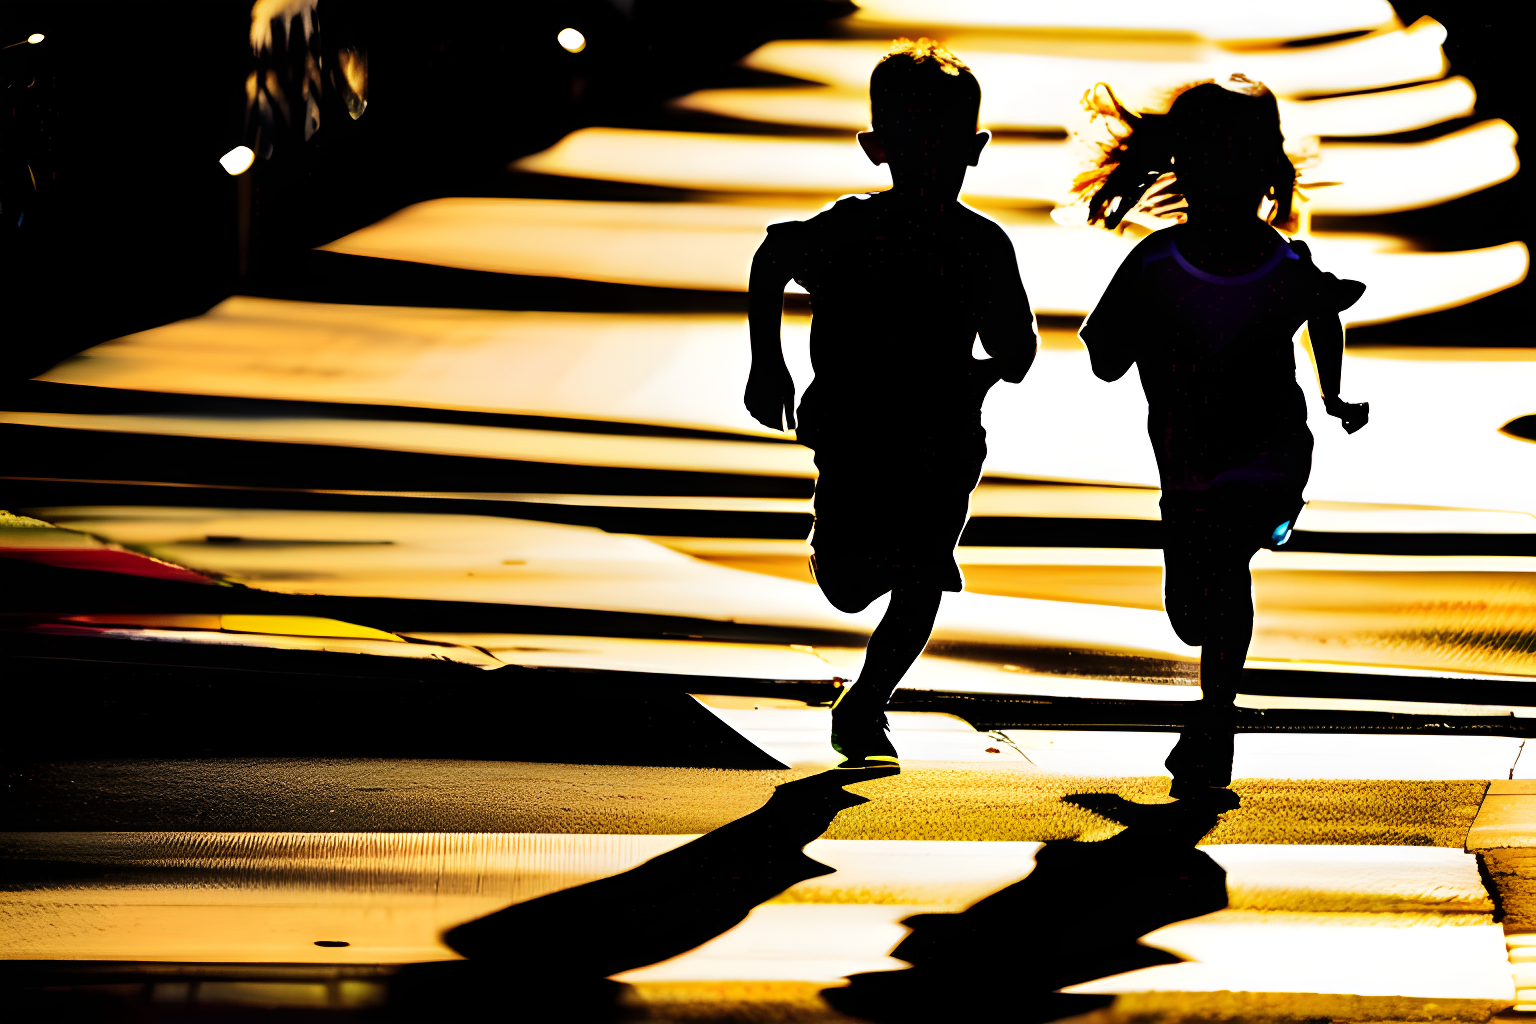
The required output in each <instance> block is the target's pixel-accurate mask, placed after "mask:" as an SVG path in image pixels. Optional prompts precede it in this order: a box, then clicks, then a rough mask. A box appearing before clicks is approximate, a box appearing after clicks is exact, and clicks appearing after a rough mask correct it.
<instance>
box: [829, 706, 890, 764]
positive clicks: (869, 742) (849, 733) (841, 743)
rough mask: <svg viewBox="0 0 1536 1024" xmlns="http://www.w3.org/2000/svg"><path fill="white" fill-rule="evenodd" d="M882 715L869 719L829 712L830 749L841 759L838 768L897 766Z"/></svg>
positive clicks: (845, 713) (875, 715)
mask: <svg viewBox="0 0 1536 1024" xmlns="http://www.w3.org/2000/svg"><path fill="white" fill-rule="evenodd" d="M890 731H891V724H890V722H889V721H887V720H886V717H885V712H884V711H877V712H875V713H874V714H873V715H869V714H858V713H857V712H854V711H851V710H845V709H840V708H837V707H833V708H832V749H833V750H836V751H837V752H838V753H839V754H842V755H843V758H844V760H843V763H842V764H840V765H838V766H837V767H839V768H889V767H891V766H892V765H895V764H898V763H899V762H898V760H897V754H896V747H895V746H894V745H893V744H892V743H891V737H890V735H889V733H890Z"/></svg>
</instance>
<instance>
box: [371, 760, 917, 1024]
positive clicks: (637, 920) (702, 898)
mask: <svg viewBox="0 0 1536 1024" xmlns="http://www.w3.org/2000/svg"><path fill="white" fill-rule="evenodd" d="M899 771H900V769H899V768H896V767H895V766H892V767H891V768H889V769H870V770H865V771H860V772H846V771H829V772H823V773H821V774H819V775H812V776H809V777H807V778H803V779H797V780H796V781H794V782H788V783H785V784H784V785H781V786H779V787H778V788H777V789H775V790H774V792H773V795H772V796H771V797H770V798H769V800H768V802H767V803H766V804H764V805H763V806H762V807H760V808H759V809H758V810H756V811H754V812H752V813H751V814H748V815H746V816H745V817H743V818H738V819H737V820H736V821H733V822H731V823H730V824H728V825H724V826H722V827H720V828H717V829H715V830H714V831H713V832H710V833H709V834H708V835H704V836H700V837H699V838H698V839H695V840H694V841H693V842H691V843H687V844H686V845H684V846H681V847H678V848H677V849H676V850H673V851H671V852H670V853H665V854H662V855H661V856H659V857H654V858H652V859H651V860H648V861H646V862H645V863H644V864H641V865H640V866H639V867H637V868H633V869H631V870H630V871H626V872H624V873H623V874H621V875H614V876H612V877H610V878H603V879H599V880H597V881H595V882H589V883H587V884H586V885H579V886H576V887H574V888H571V889H564V890H561V891H559V892H554V893H550V894H548V895H546V896H540V897H538V898H537V899H532V900H528V901H527V902H524V903H517V904H514V905H513V906H510V907H507V908H506V909H505V910H500V911H497V912H496V913H493V914H490V915H488V916H486V917H482V918H479V919H477V920H474V921H470V922H469V923H467V924H463V925H460V926H459V927H457V928H453V929H451V930H450V931H448V932H447V933H445V934H444V936H443V941H444V942H445V943H447V944H448V945H449V946H450V947H451V948H453V949H454V950H456V951H457V952H459V953H462V954H463V955H464V956H465V957H467V958H468V959H467V960H461V961H444V962H437V963H425V964H415V965H412V966H410V967H407V968H405V969H404V970H402V971H401V972H400V974H398V975H397V976H396V978H395V981H394V983H393V985H392V986H391V991H390V1006H391V1009H392V1010H393V1011H394V1013H395V1014H396V1015H399V1016H403V1017H406V1018H407V1019H411V1020H423V1019H424V1020H439V1019H441V1020H470V1019H475V1018H476V1017H478V1016H479V1015H481V1014H487V1015H495V1016H497V1017H507V1016H509V1015H510V1016H512V1017H513V1018H514V1019H528V1020H546V1019H547V1020H560V1021H583V1022H586V1021H608V1020H618V1019H621V1018H622V1017H623V1016H624V1011H623V1008H622V1006H621V1001H622V996H623V993H624V991H625V989H626V986H624V985H622V984H619V983H618V982H613V981H608V980H606V979H607V978H608V976H609V975H613V974H618V973H620V972H621V971H626V970H630V969H633V968H636V967H644V966H646V965H648V964H654V963H658V962H660V961H662V960H666V959H669V958H671V957H674V956H677V955H678V954H680V953H686V952H687V951H688V950H690V949H694V948H695V947H697V946H700V945H702V944H704V943H705V942H708V941H709V940H710V939H712V938H714V937H715V936H717V935H720V934H721V933H722V932H725V931H728V930H729V929H731V928H733V927H735V926H736V925H737V924H740V923H741V921H742V920H743V919H744V918H745V917H746V916H747V914H748V913H749V912H750V911H751V910H752V908H753V907H756V906H758V905H759V904H761V903H764V902H766V901H768V900H770V899H772V898H773V897H774V896H776V895H778V894H779V893H780V892H783V891H784V890H785V889H787V888H789V887H790V886H792V885H794V884H795V883H796V882H800V881H804V880H805V879H807V878H816V877H818V876H821V875H828V874H831V873H832V872H833V870H834V869H833V868H830V867H828V866H827V865H825V864H822V863H820V862H819V861H815V860H812V859H811V858H810V857H808V856H806V855H805V852H804V847H805V845H806V844H807V843H809V842H810V841H811V840H813V839H815V838H817V837H818V836H820V835H821V834H822V833H823V832H825V831H826V830H827V828H828V826H830V825H831V823H832V819H833V818H834V817H836V815H837V813H838V812H839V811H841V810H843V809H845V808H848V807H856V806H858V805H859V804H862V803H866V802H867V798H866V797H861V796H855V795H854V794H852V793H849V792H848V791H847V790H845V789H843V786H846V785H848V784H850V783H853V782H863V781H866V780H868V779H872V778H882V777H884V776H886V775H894V774H897V773H898V772H899ZM541 1014H542V1016H541Z"/></svg>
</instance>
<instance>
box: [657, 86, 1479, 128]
mask: <svg viewBox="0 0 1536 1024" xmlns="http://www.w3.org/2000/svg"><path fill="white" fill-rule="evenodd" d="M1475 99H1476V94H1475V92H1474V91H1473V88H1472V84H1471V83H1470V82H1468V81H1467V80H1466V79H1465V78H1462V77H1460V76H1455V77H1451V78H1445V79H1441V80H1440V81H1438V82H1425V83H1423V84H1421V85H1410V86H1404V87H1402V88H1398V89H1387V90H1384V91H1380V92H1369V93H1363V94H1358V95H1352V96H1331V97H1327V98H1323V99H1309V100H1292V99H1282V100H1280V123H1281V127H1282V128H1283V129H1284V130H1285V132H1286V134H1287V136H1290V137H1294V138H1305V137H1307V136H1318V135H1328V136H1334V137H1338V136H1350V135H1388V134H1391V133H1393V132H1406V131H1412V130H1414V129H1416V128H1425V127H1428V126H1429V125H1433V124H1439V123H1440V122H1442V121H1449V120H1451V119H1453V118H1457V117H1466V116H1467V115H1469V114H1471V113H1472V108H1473V102H1474V101H1475ZM982 104H983V107H982V127H984V128H991V129H994V130H999V129H1000V130H1005V131H1008V130H1013V131H1061V130H1066V129H1067V127H1068V126H1073V125H1077V124H1078V123H1079V122H1080V121H1081V120H1082V109H1081V106H1080V105H1079V104H1078V103H1077V101H1076V100H1075V99H1073V98H1071V97H1065V96H1063V97H1061V98H1059V99H1052V98H1051V97H1050V95H1049V93H1046V94H1042V93H1041V92H1039V91H1036V90H1023V89H1019V90H1006V89H1005V90H1001V94H1000V95H999V96H997V97H996V98H995V99H994V98H992V94H991V93H983V95H982ZM671 105H672V106H674V107H676V108H678V109H680V110H698V111H702V112H705V113H710V114H718V115H721V116H723V117H735V118H741V119H743V120H748V121H767V122H772V123H775V124H788V125H806V126H808V127H816V128H846V129H848V130H850V131H862V130H863V129H865V128H867V127H869V98H868V96H866V95H865V94H864V92H863V91H860V90H856V89H851V88H844V87H840V86H830V85H828V86H816V85H803V86H787V87H763V88H732V89H701V90H699V91H697V92H691V93H689V94H687V95H686V96H681V97H679V98H677V99H675V100H673V101H672V103H671Z"/></svg>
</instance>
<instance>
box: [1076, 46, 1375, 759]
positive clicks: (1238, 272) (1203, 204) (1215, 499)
mask: <svg viewBox="0 0 1536 1024" xmlns="http://www.w3.org/2000/svg"><path fill="white" fill-rule="evenodd" d="M1109 100H1110V102H1111V103H1112V104H1113V110H1114V113H1115V116H1116V117H1118V119H1119V120H1120V122H1121V123H1122V124H1123V125H1124V126H1125V128H1126V129H1128V134H1125V135H1123V136H1122V137H1121V138H1120V140H1119V142H1118V144H1117V145H1115V146H1112V147H1109V148H1107V149H1106V152H1105V153H1104V157H1103V160H1102V161H1101V164H1100V167H1099V168H1098V169H1097V170H1096V171H1093V172H1090V173H1089V174H1086V175H1083V176H1081V177H1080V178H1079V180H1078V183H1077V185H1076V188H1077V189H1078V190H1079V191H1083V192H1086V193H1088V195H1089V197H1090V198H1089V220H1090V222H1096V223H1102V224H1103V225H1104V226H1105V227H1107V228H1114V227H1115V226H1116V225H1118V224H1119V223H1120V222H1121V220H1122V219H1123V218H1124V217H1125V215H1126V214H1127V213H1129V212H1130V211H1131V210H1132V209H1133V208H1135V207H1136V206H1137V205H1138V204H1139V203H1142V202H1143V200H1144V197H1146V208H1147V209H1150V210H1152V211H1153V212H1154V213H1156V212H1163V213H1166V212H1168V211H1169V210H1170V208H1172V207H1175V206H1176V205H1177V202H1178V200H1179V199H1180V198H1182V200H1183V202H1184V203H1185V204H1186V205H1187V208H1186V209H1185V210H1184V211H1183V212H1184V223H1181V224H1177V225H1175V226H1172V227H1168V228H1164V229H1162V230H1159V231H1156V232H1154V233H1153V234H1151V235H1150V236H1148V237H1147V238H1145V239H1143V240H1142V241H1141V243H1140V244H1138V245H1137V246H1136V248H1135V249H1133V250H1132V251H1131V254H1130V255H1129V256H1127V257H1126V259H1125V262H1124V263H1122V264H1121V265H1120V269H1119V271H1118V272H1117V273H1116V274H1115V276H1114V279H1113V280H1111V282H1110V284H1109V288H1108V289H1107V290H1106V291H1105V292H1104V296H1103V298H1101V299H1100V300H1099V304H1098V306H1097V307H1095V308H1094V310H1093V314H1092V315H1091V316H1090V317H1089V318H1088V321H1087V323H1085V324H1084V325H1083V328H1082V331H1081V332H1080V336H1081V337H1082V340H1083V342H1084V343H1085V344H1086V345H1087V346H1088V352H1089V355H1090V357H1091V358H1092V362H1093V371H1094V373H1095V374H1097V375H1098V376H1099V377H1100V378H1101V379H1103V380H1106V381H1112V380H1118V379H1119V378H1120V377H1121V376H1122V375H1124V374H1125V372H1126V371H1127V370H1128V369H1130V367H1131V364H1132V363H1134V364H1136V365H1137V367H1138V369H1139V371H1140V375H1141V382H1142V387H1143V388H1144V389H1145V391H1146V395H1147V404H1148V406H1149V407H1150V411H1149V414H1148V418H1147V429H1148V432H1149V433H1150V434H1151V438H1152V447H1153V450H1154V451H1155V452H1156V455H1157V467H1158V473H1159V475H1160V476H1161V478H1162V486H1163V497H1162V513H1163V531H1164V533H1163V537H1164V539H1163V559H1164V570H1163V604H1164V607H1165V608H1166V609H1167V611H1168V617H1169V618H1170V619H1171V620H1172V623H1173V628H1174V631H1175V632H1177V633H1178V635H1179V637H1180V639H1182V640H1183V641H1184V642H1185V643H1187V644H1190V645H1192V646H1198V647H1199V648H1200V686H1201V688H1202V691H1203V693H1202V696H1203V699H1204V706H1205V708H1206V709H1207V710H1215V709H1223V708H1229V707H1231V705H1232V701H1233V698H1234V697H1235V696H1236V694H1237V687H1238V682H1239V680H1240V679H1241V676H1242V671H1243V661H1244V660H1245V659H1246V657H1247V654H1248V645H1249V642H1250V641H1251V640H1252V638H1253V598H1252V579H1251V577H1250V576H1249V572H1248V563H1249V561H1250V560H1251V559H1252V557H1253V555H1254V554H1255V553H1256V552H1257V551H1258V549H1259V548H1261V547H1274V546H1278V545H1281V544H1284V543H1285V542H1286V540H1287V539H1288V538H1289V536H1290V531H1291V527H1292V525H1293V524H1294V523H1295V521H1296V515H1297V513H1299V512H1300V511H1301V507H1302V504H1303V500H1302V493H1301V492H1302V488H1303V487H1304V486H1305V485H1306V483H1307V476H1308V474H1309V473H1310V472H1311V468H1312V434H1311V432H1310V431H1308V429H1307V406H1306V400H1305V398H1304V397H1303V395H1302V391H1301V388H1300V387H1299V386H1298V385H1297V382H1296V364H1295V359H1294V358H1293V356H1292V348H1291V339H1292V337H1293V336H1294V335H1295V333H1296V331H1297V329H1299V328H1300V327H1301V325H1302V324H1303V323H1306V324H1307V325H1308V334H1309V336H1310V337H1311V341H1312V352H1313V358H1314V359H1315V360H1316V364H1317V373H1318V380H1319V382H1320V383H1321V385H1322V389H1323V398H1324V404H1325V407H1326V409H1327V410H1328V413H1329V414H1330V415H1332V416H1335V417H1337V418H1339V419H1340V420H1341V421H1343V426H1344V429H1345V430H1346V431H1348V432H1349V433H1354V432H1355V431H1357V430H1359V429H1360V428H1361V427H1363V426H1365V423H1366V419H1367V416H1368V413H1369V406H1368V405H1366V404H1365V403H1361V404H1358V405H1356V404H1351V403H1349V402H1344V401H1342V400H1340V398H1339V374H1340V369H1341V366H1342V363H1343V356H1344V329H1343V327H1342V326H1341V324H1340V322H1339V312H1340V311H1341V310H1344V309H1347V308H1349V307H1350V306H1352V305H1353V304H1354V303H1355V302H1356V301H1357V300H1358V299H1359V298H1360V296H1361V295H1362V294H1363V293H1364V292H1365V286H1364V285H1363V284H1360V283H1359V282H1358V281H1341V280H1340V279H1338V278H1337V277H1335V276H1334V275H1332V274H1329V273H1325V272H1324V271H1322V270H1320V269H1318V267H1317V265H1316V264H1314V263H1313V262H1312V253H1311V251H1310V250H1309V249H1308V248H1307V245H1306V243H1305V242H1302V241H1298V240H1290V241H1287V239H1286V238H1285V237H1284V236H1282V235H1281V234H1280V233H1279V232H1278V231H1277V230H1276V229H1275V228H1274V227H1272V226H1271V224H1270V223H1267V222H1266V221H1265V220H1264V219H1263V218H1261V216H1260V213H1259V211H1260V207H1261V204H1262V203H1263V201H1264V200H1266V199H1268V200H1270V201H1271V203H1272V206H1273V213H1272V217H1271V220H1272V221H1273V223H1274V224H1277V225H1280V224H1288V223H1289V222H1290V221H1291V220H1292V217H1293V214H1292V209H1291V204H1292V197H1293V192H1294V189H1295V186H1296V171H1295V168H1294V167H1293V166H1292V164H1291V162H1290V160H1289V159H1288V158H1287V157H1286V155H1285V153H1284V151H1283V150H1282V149H1281V134H1280V113H1279V108H1278V106H1277V104H1276V102H1275V97H1274V95H1273V94H1272V93H1270V91H1269V90H1268V89H1266V88H1265V87H1264V86H1263V85H1262V84H1260V83H1258V82H1253V81H1250V80H1249V79H1247V78H1245V77H1244V76H1242V75H1234V76H1232V77H1231V78H1230V79H1229V80H1227V81H1225V82H1220V83H1218V82H1205V83H1203V84H1199V85H1195V86H1192V87H1189V88H1186V89H1185V90H1184V91H1183V92H1181V93H1180V94H1179V95H1178V97H1177V98H1176V99H1175V100H1174V102H1173V105H1172V107H1171V108H1170V109H1169V111H1168V113H1166V114H1142V115H1139V116H1138V115H1136V114H1132V113H1130V112H1129V111H1127V110H1126V109H1125V108H1124V107H1122V106H1121V105H1120V103H1119V101H1118V100H1116V99H1115V98H1114V94H1113V93H1112V92H1110V93H1109ZM1229 742H1230V741H1229ZM1185 746H1186V744H1185V743H1183V742H1182V741H1181V743H1180V747H1181V748H1182V747H1185ZM1180 756H1181V755H1180V754H1179V752H1178V751H1175V753H1174V755H1173V756H1172V757H1171V758H1170V761H1169V764H1170V766H1172V765H1173V764H1174V763H1175V762H1176V761H1178V760H1179V759H1180ZM1211 784H1213V785H1223V784H1224V783H1222V782H1220V781H1216V782H1214V783H1211Z"/></svg>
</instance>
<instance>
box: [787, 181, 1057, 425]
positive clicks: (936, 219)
mask: <svg viewBox="0 0 1536 1024" xmlns="http://www.w3.org/2000/svg"><path fill="white" fill-rule="evenodd" d="M768 244H770V245H772V246H773V248H774V253H775V256H776V257H777V258H778V259H779V260H781V261H782V264H783V265H784V266H787V267H788V268H789V269H790V271H791V275H792V276H793V278H794V279H795V280H796V281H797V282H799V283H800V284H801V285H802V286H803V287H804V288H805V290H806V291H807V292H809V293H810V295H811V304H812V307H813V309H814V311H815V317H814V319H813V321H812V325H811V363H812V365H813V366H814V368H815V370H816V379H815V381H814V382H813V383H812V384H811V386H810V387H808V388H807V389H806V392H805V395H804V398H803V399H802V401H801V403H800V409H799V430H798V433H797V436H798V438H799V440H800V442H801V443H802V444H805V445H808V446H810V447H812V448H816V449H820V448H822V447H823V446H824V445H825V444H828V443H832V444H837V445H842V444H844V443H850V444H854V445H868V446H876V447H887V446H890V445H891V444H893V443H894V444H898V445H899V444H901V443H902V441H901V438H902V433H903V431H904V430H916V431H921V432H922V433H923V434H925V435H928V436H930V437H932V436H934V435H935V434H938V435H944V434H948V433H950V432H952V431H956V430H959V431H961V432H963V433H965V434H967V435H969V434H971V433H974V432H975V431H976V430H979V429H980V415H981V403H982V399H983V398H984V397H985V388H984V387H979V386H978V385H977V383H976V381H975V377H974V366H975V360H974V359H973V357H972V355H971V349H972V343H973V342H974V340H975V338H976V335H977V333H978V332H980V333H981V334H982V336H983V343H984V344H987V345H989V351H990V354H991V355H993V356H997V357H999V358H1003V359H1011V358H1021V357H1022V355H1023V352H1024V348H1025V346H1026V345H1032V344H1033V341H1034V329H1033V325H1032V323H1031V318H1030V311H1029V300H1028V298H1027V297H1026V296H1025V294H1024V285H1023V283H1022V282H1021V281H1020V280H1019V268H1018V263H1017V261H1016V259H1015V258H1014V253H1013V244H1012V243H1011V242H1010V241H1009V240H1008V235H1007V234H1006V233H1005V232H1004V231H1003V229H1002V228H1001V227H1000V226H998V225H997V224H996V223H995V222H993V221H991V220H989V219H987V218H986V217H983V216H982V215H981V214H979V213H976V212H975V211H974V210H971V209H968V208H966V207H965V206H963V205H961V204H960V203H951V204H949V205H948V207H947V209H946V211H945V212H944V213H942V214H936V213H934V212H932V211H930V210H925V209H922V208H918V207H914V206H912V205H911V204H909V203H906V202H905V201H904V200H902V199H901V197H899V196H897V195H895V194H894V193H890V192H876V193H872V194H869V195H858V196H847V197H845V198H843V199H840V200H838V201H837V202H836V203H834V204H833V205H832V206H830V207H828V208H827V209H826V210H824V211H822V212H821V213H819V214H817V215H816V216H814V217H812V218H810V219H809V220H803V221H789V222H786V223H783V224H775V225H773V226H771V227H770V228H769V229H768ZM999 343H1005V344H1008V345H1010V346H1014V347H1017V349H1018V351H1017V352H1014V351H991V348H990V346H995V345H998V344H999ZM988 383H990V381H989V382H988Z"/></svg>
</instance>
